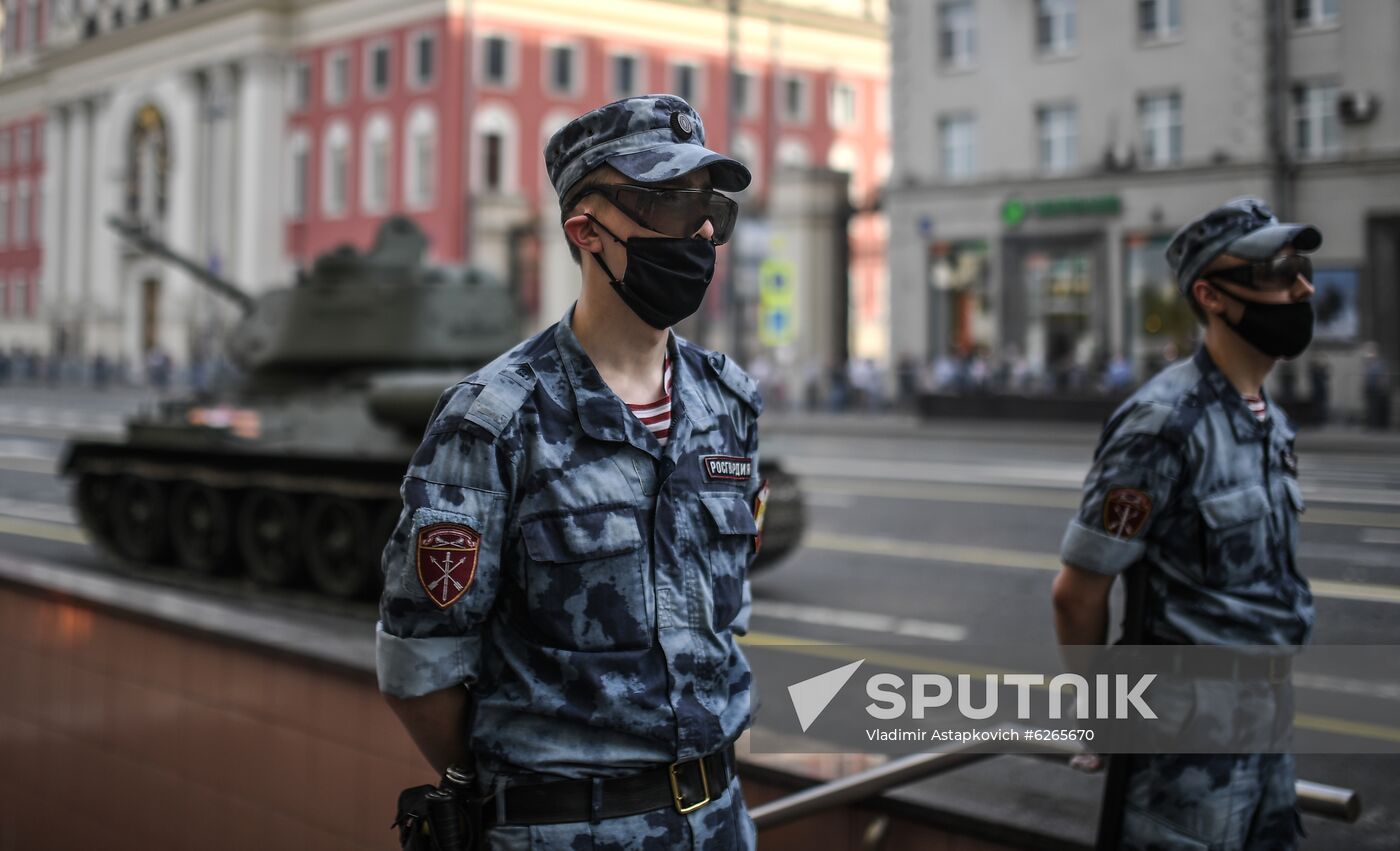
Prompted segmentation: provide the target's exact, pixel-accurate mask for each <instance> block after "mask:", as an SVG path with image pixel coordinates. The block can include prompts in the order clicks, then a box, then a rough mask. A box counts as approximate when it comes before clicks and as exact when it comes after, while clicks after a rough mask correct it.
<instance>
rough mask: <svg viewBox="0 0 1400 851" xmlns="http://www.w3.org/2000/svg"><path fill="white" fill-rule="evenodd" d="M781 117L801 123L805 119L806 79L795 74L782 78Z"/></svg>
mask: <svg viewBox="0 0 1400 851" xmlns="http://www.w3.org/2000/svg"><path fill="white" fill-rule="evenodd" d="M782 110H783V118H784V119H785V120H787V121H792V122H797V123H801V122H804V121H806V120H807V79H806V78H805V77H799V76H796V75H793V76H790V77H786V78H784V79H783V102H782Z"/></svg>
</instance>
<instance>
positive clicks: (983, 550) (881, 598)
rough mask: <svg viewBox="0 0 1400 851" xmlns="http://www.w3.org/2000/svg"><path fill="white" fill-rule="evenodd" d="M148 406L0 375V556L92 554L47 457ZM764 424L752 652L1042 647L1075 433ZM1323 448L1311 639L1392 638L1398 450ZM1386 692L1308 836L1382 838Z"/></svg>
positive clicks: (961, 801) (997, 768)
mask: <svg viewBox="0 0 1400 851" xmlns="http://www.w3.org/2000/svg"><path fill="white" fill-rule="evenodd" d="M145 400H146V397H145V396H143V395H141V394H139V393H130V392H116V393H109V394H105V395H99V394H92V393H81V392H77V391H47V390H36V389H34V390H32V389H17V388H13V387H11V388H0V554H6V555H22V556H26V557H31V558H40V559H44V560H49V561H56V562H61V563H64V564H70V565H73V564H76V565H92V566H94V567H96V566H98V565H100V563H101V559H100V557H99V556H97V555H96V554H95V553H94V552H93V551H92V550H90V549H89V548H88V547H87V546H86V544H85V543H83V542H82V536H81V535H80V534H79V533H78V531H77V529H76V527H75V526H74V525H73V520H72V514H71V511H70V509H69V508H68V493H67V486H66V483H64V482H63V481H61V480H60V479H58V478H56V477H55V475H54V473H53V469H54V463H55V461H56V459H57V457H58V455H59V453H60V451H61V447H62V440H63V439H64V437H65V436H66V435H67V434H70V433H73V432H77V431H88V430H97V431H110V430H113V429H115V428H117V427H119V424H120V419H121V414H122V412H123V411H129V410H133V409H134V408H136V407H137V406H139V405H140V404H143V403H145ZM778 425H779V426H781V427H780V428H775V429H772V430H770V431H769V432H768V433H767V435H766V436H765V439H764V442H763V451H764V454H765V455H766V456H767V457H774V458H780V459H782V461H783V462H784V464H785V465H787V466H788V467H789V468H790V469H792V470H793V471H795V472H797V473H798V474H799V475H801V476H802V477H803V482H804V492H805V494H806V497H807V505H808V519H809V528H808V535H807V538H806V541H805V544H804V546H803V548H802V549H801V550H800V551H799V552H798V553H797V554H796V555H795V556H794V557H792V558H791V559H790V560H788V561H787V562H785V563H784V564H782V565H780V566H778V567H776V568H774V569H772V570H770V571H768V572H766V573H763V574H761V575H759V576H757V577H755V580H754V588H755V598H756V600H755V608H754V619H753V624H752V631H753V636H752V639H753V641H754V643H755V645H756V646H755V652H761V651H759V650H758V646H757V645H761V644H763V643H769V644H784V643H795V642H814V641H816V642H823V643H829V644H832V645H844V646H848V647H849V648H850V652H851V654H852V655H851V658H853V659H854V658H859V655H857V654H859V653H860V652H861V651H862V649H863V648H867V647H878V646H880V645H881V644H886V643H889V642H890V641H891V640H892V639H908V640H917V641H922V642H925V643H929V644H932V645H933V646H935V647H940V648H943V649H944V650H946V651H948V653H956V648H957V647H959V646H964V647H975V646H977V645H993V644H1022V643H1027V644H1045V643H1047V642H1052V641H1053V629H1052V623H1051V612H1050V607H1049V590H1050V583H1051V580H1052V579H1053V577H1054V572H1055V570H1056V569H1057V566H1058V563H1057V559H1056V557H1055V553H1056V551H1057V549H1058V544H1059V540H1060V536H1061V535H1062V533H1063V531H1064V526H1065V523H1066V521H1067V519H1068V518H1069V516H1070V514H1071V513H1072V511H1073V510H1074V507H1075V505H1076V504H1077V497H1078V485H1079V482H1080V481H1081V479H1082V478H1083V475H1084V472H1085V471H1086V469H1087V466H1088V462H1089V458H1090V454H1091V452H1092V449H1093V442H1094V438H1095V434H1094V431H1093V430H1092V429H1083V428H1077V427H1069V428H1066V427H1050V426H1047V427H1044V428H1040V427H1036V426H1034V425H1021V426H1008V427H1005V428H1001V427H993V428H988V427H983V426H980V425H967V426H960V425H950V426H945V427H939V428H937V429H931V430H927V431H926V432H923V433H920V432H917V431H915V430H912V429H903V430H901V429H881V428H870V429H860V428H853V427H848V426H849V424H848V425H832V426H831V427H829V428H828V427H824V428H806V427H804V424H803V423H802V422H800V421H796V420H787V421H786V422H780V423H779V424H778ZM827 425H830V424H827ZM813 432H822V433H820V434H813ZM1300 442H1303V443H1305V442H1306V441H1305V440H1303V441H1300ZM1330 445H1331V446H1333V448H1340V449H1341V450H1342V451H1328V452H1316V453H1311V454H1309V453H1308V452H1307V450H1306V447H1304V449H1303V451H1301V452H1300V467H1301V479H1302V481H1303V483H1304V495H1305V498H1306V499H1307V501H1308V512H1307V514H1306V515H1305V523H1304V525H1303V527H1302V533H1301V540H1302V543H1301V559H1302V564H1303V568H1304V572H1305V575H1307V576H1308V577H1309V579H1310V581H1311V582H1312V584H1313V587H1314V591H1315V594H1316V596H1317V598H1318V602H1317V610H1318V625H1317V630H1316V633H1315V641H1317V642H1319V643H1329V644H1400V617H1397V616H1398V615H1400V452H1394V451H1387V446H1386V445H1385V444H1377V443H1375V442H1368V443H1364V444H1362V445H1360V447H1359V448H1357V449H1355V450H1351V451H1347V450H1346V449H1345V446H1344V445H1343V442H1340V441H1331V442H1330ZM942 655H947V654H946V653H945V654H942ZM832 664H833V666H834V665H835V664H839V663H837V662H833V663H832ZM1392 700H1393V701H1394V703H1393V709H1392V710H1391V711H1392V717H1394V718H1395V719H1397V721H1396V723H1395V725H1394V726H1390V725H1385V724H1380V725H1376V724H1372V725H1369V726H1363V727H1358V728H1356V729H1352V730H1349V731H1348V732H1347V735H1352V737H1353V738H1354V739H1355V741H1356V748H1355V750H1356V753H1357V754H1358V755H1348V756H1316V755H1302V756H1300V757H1299V774H1300V776H1302V777H1305V778H1306V779H1309V780H1313V781H1318V782H1323V783H1329V784H1334V785H1338V786H1345V787H1349V788H1353V789H1356V790H1358V791H1359V792H1360V793H1361V796H1362V800H1363V803H1364V806H1365V811H1364V815H1363V817H1362V820H1361V821H1360V822H1359V823H1358V824H1355V825H1339V824H1335V823H1326V822H1323V821H1321V820H1318V819H1312V818H1310V819H1308V820H1307V827H1308V829H1309V831H1310V839H1309V840H1308V843H1307V846H1306V847H1310V848H1335V847H1351V848H1362V849H1373V848H1374V849H1381V848H1394V847H1395V838H1394V837H1395V836H1396V835H1397V832H1400V780H1397V778H1400V756H1376V755H1366V754H1368V753H1369V752H1371V751H1374V750H1375V749H1376V748H1375V743H1376V742H1378V741H1384V742H1385V744H1386V746H1387V747H1389V748H1391V749H1395V748H1396V743H1397V742H1400V699H1394V698H1392ZM759 723H760V724H761V723H762V715H760V719H759ZM1368 737H1369V738H1368ZM1386 737H1395V738H1386ZM1096 784H1097V778H1096V777H1090V776H1086V775H1080V774H1078V773H1076V772H1072V771H1070V770H1068V769H1066V768H1063V767H1062V766H1059V765H1054V766H1049V765H1047V764H1045V763H1043V762H1039V761H1034V760H1029V759H1025V758H1019V757H1007V758H1001V759H998V760H993V761H991V762H989V763H985V764H983V765H982V766H979V767H976V768H974V769H967V770H966V771H965V772H960V773H958V775H957V776H954V775H949V776H948V777H945V778H940V779H939V780H937V781H932V782H928V783H925V784H922V785H921V786H920V787H918V790H917V792H918V794H920V795H924V796H928V797H929V799H932V800H939V801H942V802H944V803H945V804H946V805H948V806H952V807H955V808H956V807H962V808H963V809H965V810H968V811H974V812H980V813H982V814H984V815H986V816H987V817H992V818H995V817H997V816H998V814H1004V813H1005V814H1011V818H1013V819H1014V820H1018V821H1019V823H1022V824H1026V825H1027V826H1031V827H1036V828H1038V829H1044V830H1048V831H1051V832H1064V833H1067V834H1072V835H1079V836H1083V835H1085V832H1086V829H1087V828H1086V826H1091V825H1092V822H1093V819H1094V817H1095V816H1094V811H1093V806H1094V800H1095V796H1096V795H1097V785H1096Z"/></svg>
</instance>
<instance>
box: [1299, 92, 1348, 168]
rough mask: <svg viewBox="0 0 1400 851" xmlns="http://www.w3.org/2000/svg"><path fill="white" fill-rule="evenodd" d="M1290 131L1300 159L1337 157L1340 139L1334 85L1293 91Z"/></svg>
mask: <svg viewBox="0 0 1400 851" xmlns="http://www.w3.org/2000/svg"><path fill="white" fill-rule="evenodd" d="M1293 127H1294V146H1295V148H1294V149H1295V150H1296V151H1297V154H1298V158H1299V159H1304V160H1315V159H1323V158H1325V157H1332V156H1336V155H1337V153H1338V152H1339V151H1340V150H1341V139H1340V138H1339V137H1338V134H1337V85H1336V83H1310V84H1307V85H1300V86H1296V87H1295V88H1294V89H1293Z"/></svg>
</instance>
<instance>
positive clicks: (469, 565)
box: [418, 523, 481, 609]
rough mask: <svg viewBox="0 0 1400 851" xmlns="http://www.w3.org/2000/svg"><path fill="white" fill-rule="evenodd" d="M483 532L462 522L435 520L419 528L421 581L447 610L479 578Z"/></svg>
mask: <svg viewBox="0 0 1400 851" xmlns="http://www.w3.org/2000/svg"><path fill="white" fill-rule="evenodd" d="M480 547H481V534H480V533H479V532H477V531H476V530H475V529H473V528H471V527H470V526H463V525H462V524H460V523H434V524H432V525H431V526H424V527H423V528H422V529H419V530H418V581H419V582H421V583H423V590H424V591H426V592H427V594H428V599H430V600H432V601H433V602H434V603H436V604H437V606H438V608H440V609H445V608H447V607H448V606H450V605H452V604H453V603H455V602H457V601H458V600H460V599H461V598H462V595H463V594H465V593H467V589H468V588H471V587H472V580H474V579H476V555H477V552H478V551H479V550H480Z"/></svg>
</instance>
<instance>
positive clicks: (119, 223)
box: [107, 216, 254, 316]
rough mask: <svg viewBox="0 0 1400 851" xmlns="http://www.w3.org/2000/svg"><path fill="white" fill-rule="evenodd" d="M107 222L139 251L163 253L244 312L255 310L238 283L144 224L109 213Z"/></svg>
mask: <svg viewBox="0 0 1400 851" xmlns="http://www.w3.org/2000/svg"><path fill="white" fill-rule="evenodd" d="M107 224H108V226H109V227H111V228H112V230H114V231H116V232H117V234H118V235H119V236H121V238H122V239H124V240H126V241H127V242H128V243H130V244H131V246H132V247H134V248H135V249H137V250H138V251H142V252H144V253H146V254H149V255H151V256H153V257H159V258H160V259H162V260H165V261H166V262H168V263H172V264H174V265H176V266H178V267H180V268H181V269H184V270H185V271H186V272H189V273H190V274H191V275H193V276H194V277H195V278H196V279H197V280H199V281H200V282H201V283H203V284H205V285H206V286H208V287H209V288H210V289H212V290H214V291H215V292H217V293H218V294H219V295H221V296H223V297H224V298H226V299H228V300H229V301H231V302H233V303H234V304H236V305H238V309H239V310H240V311H242V312H243V315H244V316H247V315H248V314H250V313H252V312H253V305H254V300H253V297H252V296H250V295H248V294H247V293H246V292H244V291H243V290H242V289H241V288H239V287H238V286H237V285H236V284H233V283H231V282H230V281H228V280H226V279H224V278H222V277H220V276H218V275H216V274H214V273H213V272H211V271H209V270H208V269H206V268H205V267H204V266H201V265H200V264H199V263H197V262H195V261H194V260H191V259H190V258H189V257H186V256H185V255H183V254H181V253H179V252H178V251H176V250H175V249H173V248H171V247H170V246H169V245H166V244H165V242H164V241H163V240H161V239H160V238H159V237H156V236H155V235H153V234H151V233H150V232H149V231H147V230H146V228H145V227H143V226H142V225H139V224H136V223H135V222H131V221H127V220H126V219H123V218H121V217H119V216H108V217H107Z"/></svg>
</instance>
